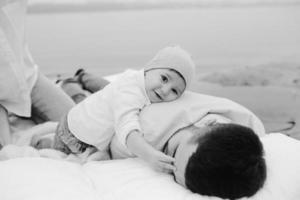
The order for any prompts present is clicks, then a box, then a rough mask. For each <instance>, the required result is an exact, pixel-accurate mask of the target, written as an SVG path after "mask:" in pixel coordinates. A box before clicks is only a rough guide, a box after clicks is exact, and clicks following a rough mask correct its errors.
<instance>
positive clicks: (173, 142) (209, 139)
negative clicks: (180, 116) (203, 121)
mask: <svg viewBox="0 0 300 200" xmlns="http://www.w3.org/2000/svg"><path fill="white" fill-rule="evenodd" d="M166 153H167V154H169V155H173V156H174V157H175V159H176V161H175V167H176V168H177V170H176V171H175V173H174V176H175V179H176V181H177V182H178V183H179V184H181V185H183V186H186V187H187V188H188V189H190V190H191V191H192V192H195V193H199V194H202V195H209V196H218V197H221V198H229V199H236V198H240V197H244V196H247V197H249V196H252V195H254V194H255V193H256V192H257V191H258V190H259V189H260V188H261V187H262V186H263V184H264V181H265V179H266V164H265V160H264V157H263V154H264V153H263V146H262V143H261V142H260V140H259V138H258V136H257V135H256V134H255V133H254V132H253V130H252V129H250V128H247V127H244V126H241V125H237V124H214V125H210V126H203V127H200V128H197V127H195V126H190V127H188V128H185V129H183V130H181V131H179V132H178V133H177V134H176V135H174V137H173V138H171V139H170V141H169V145H168V147H167V148H166Z"/></svg>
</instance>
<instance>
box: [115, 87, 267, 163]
mask: <svg viewBox="0 0 300 200" xmlns="http://www.w3.org/2000/svg"><path fill="white" fill-rule="evenodd" d="M211 114H217V115H221V116H223V117H225V118H227V119H229V120H231V121H232V122H234V123H237V124H241V125H244V126H247V127H250V128H252V129H253V130H254V131H255V132H256V133H257V134H258V135H259V136H263V135H265V129H264V126H263V124H262V122H261V121H260V120H259V119H258V118H257V117H256V116H255V115H254V114H253V113H252V112H251V111H249V110H248V109H246V108H245V107H243V106H241V105H239V104H237V103H235V102H233V101H231V100H228V99H225V98H219V97H214V96H209V95H204V94H199V93H194V92H190V91H186V92H185V93H184V94H183V95H182V97H181V98H179V99H178V100H176V101H172V102H167V103H156V104H151V105H149V106H147V107H146V108H145V109H143V110H142V112H141V114H140V120H141V126H142V128H143V133H144V137H145V139H146V141H148V142H149V143H150V144H151V145H152V146H154V147H155V148H156V149H159V150H162V148H163V147H164V145H165V143H166V142H167V141H168V140H169V138H170V137H171V136H172V135H173V134H174V133H175V132H176V131H177V130H179V129H181V128H184V127H186V126H189V125H191V124H195V123H197V122H200V121H201V120H202V119H203V118H204V117H206V116H207V115H211ZM111 152H112V154H113V157H114V158H124V157H128V156H129V155H130V154H129V152H128V151H127V150H126V149H125V148H124V147H123V146H122V145H120V144H119V141H118V140H117V139H116V138H115V137H114V138H113V140H112V143H111Z"/></svg>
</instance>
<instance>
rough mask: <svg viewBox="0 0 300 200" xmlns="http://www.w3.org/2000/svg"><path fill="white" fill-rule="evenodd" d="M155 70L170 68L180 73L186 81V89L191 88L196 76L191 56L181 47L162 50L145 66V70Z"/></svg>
mask: <svg viewBox="0 0 300 200" xmlns="http://www.w3.org/2000/svg"><path fill="white" fill-rule="evenodd" d="M155 68H170V69H174V70H176V71H177V72H179V73H180V74H181V75H182V76H183V78H184V80H185V83H186V89H188V88H189V87H190V85H191V83H192V81H193V78H194V74H195V64H194V62H193V60H192V58H191V56H190V55H189V53H188V52H186V51H185V50H183V49H182V48H181V47H179V46H173V47H165V48H163V49H161V50H160V51H159V52H158V53H157V54H156V55H155V56H154V58H153V59H152V60H150V61H149V62H148V63H147V64H146V66H145V70H149V69H155Z"/></svg>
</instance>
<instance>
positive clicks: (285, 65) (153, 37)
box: [27, 6, 300, 138]
mask: <svg viewBox="0 0 300 200" xmlns="http://www.w3.org/2000/svg"><path fill="white" fill-rule="evenodd" d="M137 19H138V20H137ZM27 24H28V39H29V45H30V48H31V50H32V52H33V56H34V58H35V59H36V61H37V63H38V64H39V65H40V68H41V70H42V71H43V72H44V73H46V74H47V75H48V76H49V77H51V78H55V76H57V75H58V74H61V75H62V76H70V75H72V74H73V73H74V72H75V70H76V69H78V68H79V67H84V68H85V69H86V70H87V71H89V72H92V73H96V74H98V75H99V76H105V75H110V74H114V73H119V72H121V71H123V70H124V69H126V68H133V69H137V68H140V67H141V66H143V64H145V62H147V61H148V60H149V59H150V58H151V57H152V56H153V54H154V53H155V52H156V51H157V50H158V49H160V48H161V47H163V46H166V45H169V44H174V43H175V44H180V45H182V46H183V47H184V48H186V49H187V50H188V51H190V52H191V54H192V55H193V58H194V60H195V62H196V65H197V75H196V83H195V84H194V85H193V87H192V90H193V91H196V92H201V93H206V94H211V95H215V96H221V97H226V98H229V99H232V100H234V101H236V102H238V103H240V104H242V105H244V106H246V107H247V108H249V109H250V110H251V111H253V112H254V113H255V114H257V115H258V116H259V117H260V118H261V119H262V121H263V122H264V124H265V127H266V129H267V131H268V132H278V131H284V130H289V129H290V128H291V127H293V128H292V129H291V130H289V131H288V132H289V133H293V134H294V136H295V137H299V138H300V125H299V123H300V54H299V52H300V25H299V24H300V6H286V7H250V8H207V9H191V10H151V11H138V10H137V11H115V12H92V13H84V12H83V13H55V14H30V15H29V16H28V23H27ZM297 120H299V121H298V123H296V124H294V122H296V121H297ZM297 134H299V136H298V135H297Z"/></svg>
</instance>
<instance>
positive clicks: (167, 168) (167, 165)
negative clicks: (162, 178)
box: [144, 150, 176, 173]
mask: <svg viewBox="0 0 300 200" xmlns="http://www.w3.org/2000/svg"><path fill="white" fill-rule="evenodd" d="M144 159H145V160H146V161H147V162H148V163H150V165H151V166H152V167H153V168H154V169H155V170H156V171H160V172H164V173H172V172H174V171H175V169H176V168H175V166H174V165H173V164H174V162H175V159H174V158H173V157H171V156H168V155H166V154H164V153H162V152H160V151H157V150H154V151H152V152H151V155H149V158H144Z"/></svg>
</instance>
